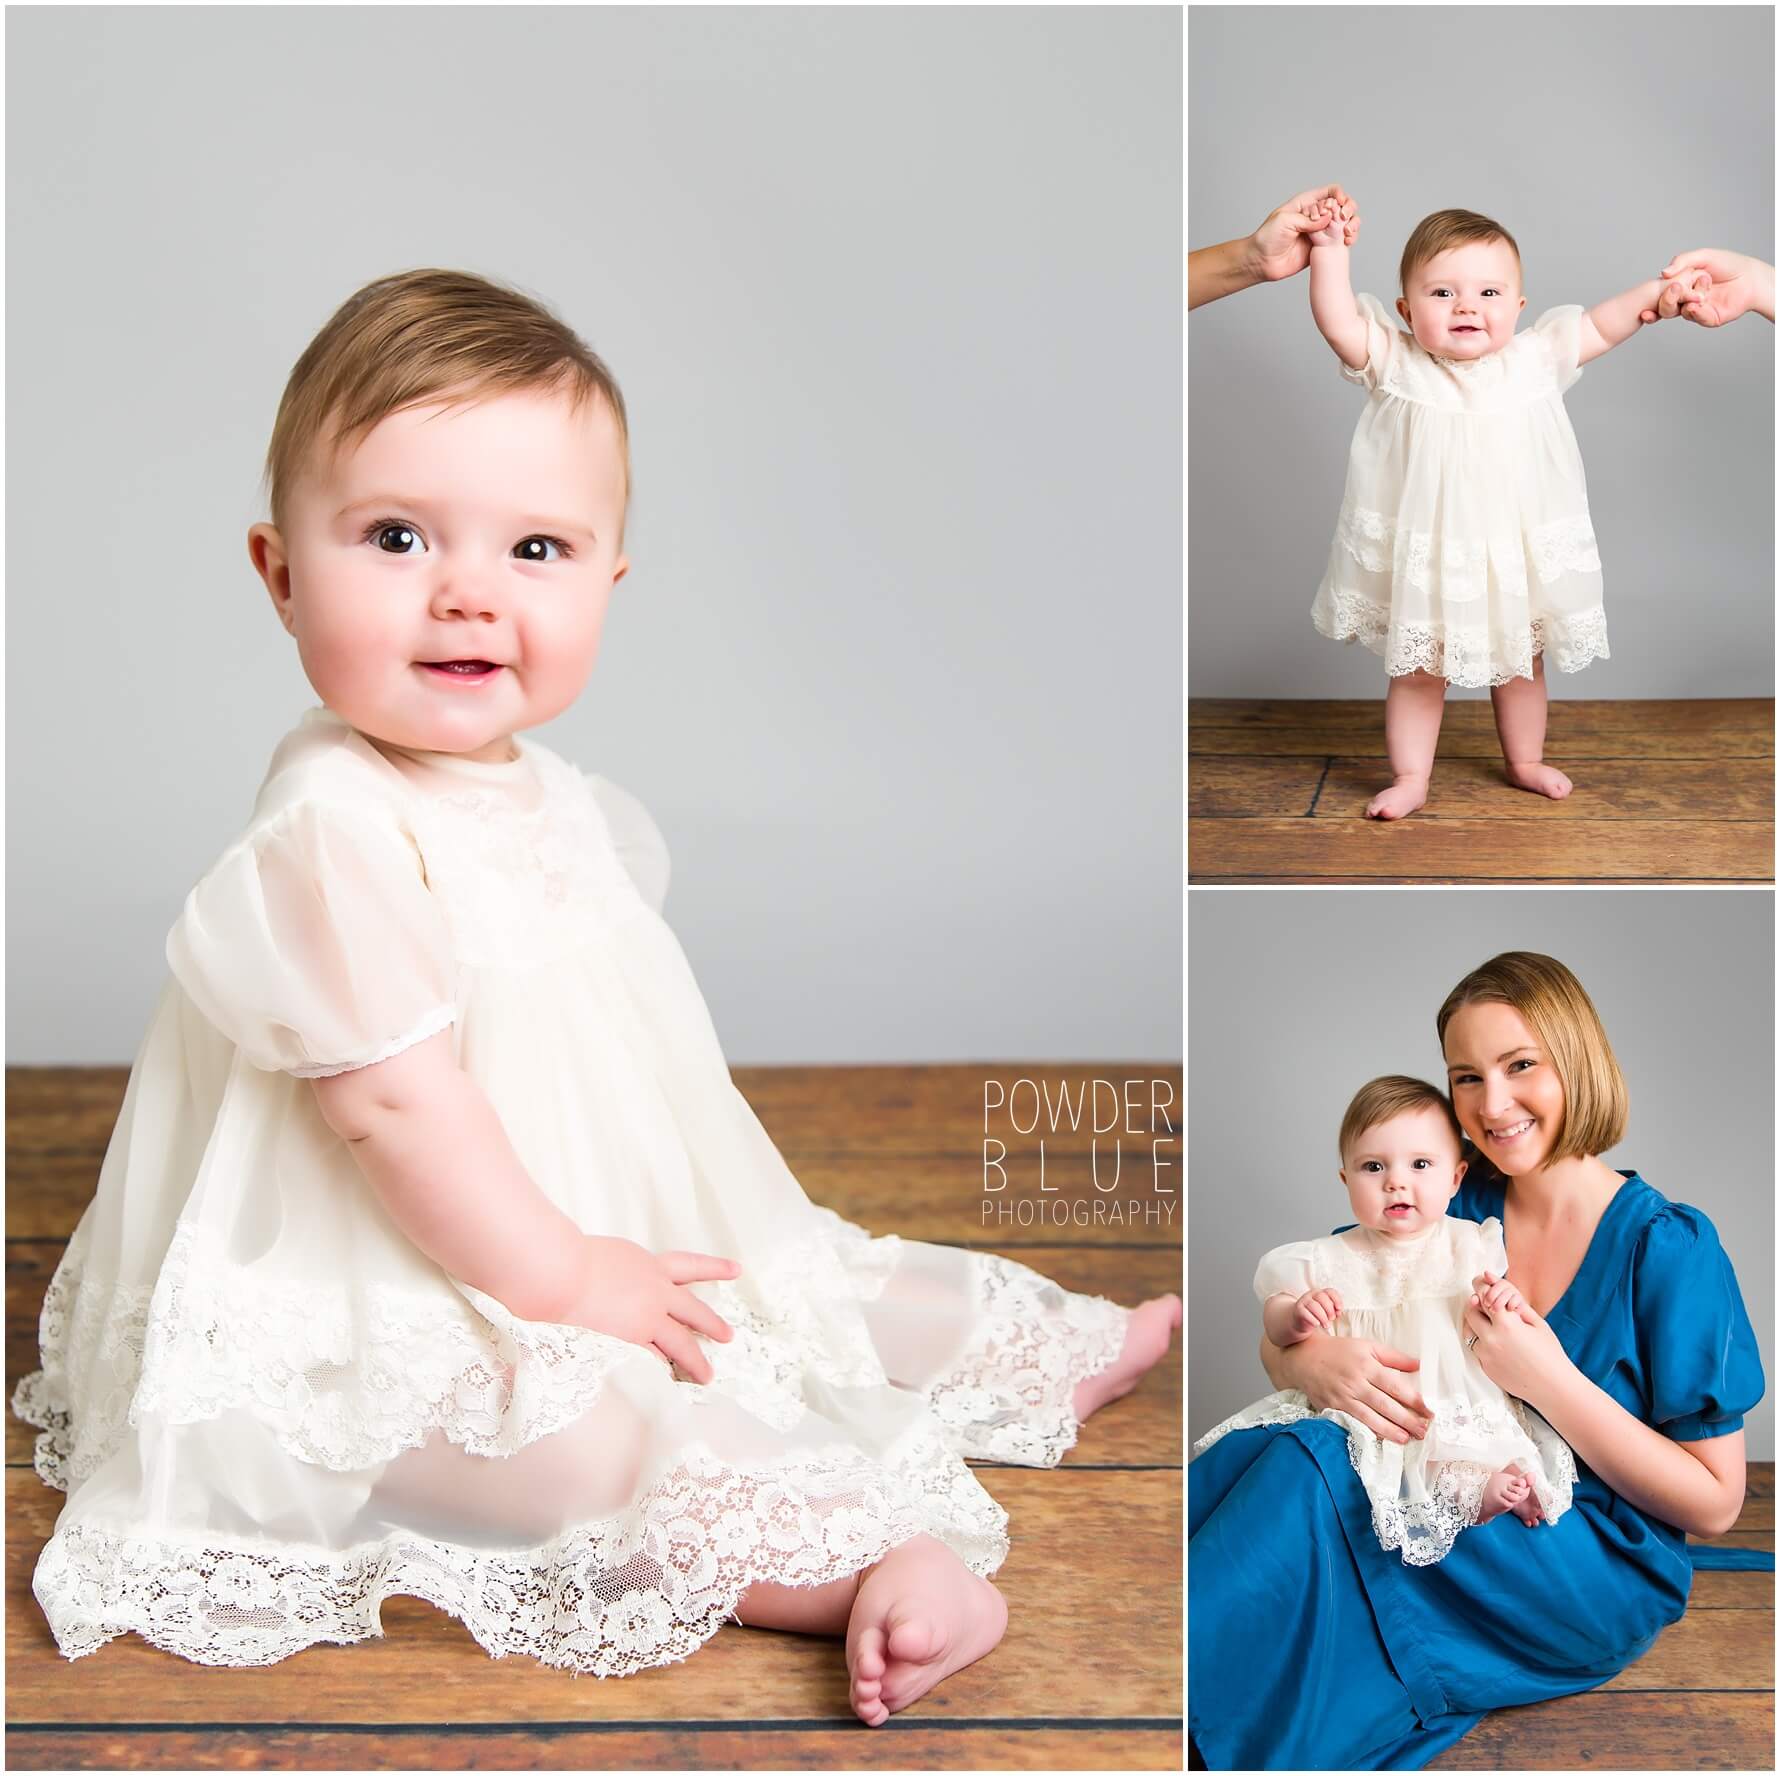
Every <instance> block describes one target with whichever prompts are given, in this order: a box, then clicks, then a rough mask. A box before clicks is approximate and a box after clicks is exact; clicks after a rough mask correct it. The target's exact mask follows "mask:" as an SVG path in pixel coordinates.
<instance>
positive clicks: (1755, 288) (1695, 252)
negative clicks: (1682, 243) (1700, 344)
mask: <svg viewBox="0 0 1780 1776" xmlns="http://www.w3.org/2000/svg"><path fill="white" fill-rule="evenodd" d="M1657 275H1658V276H1659V277H1661V278H1664V279H1667V280H1669V282H1668V287H1667V288H1665V289H1664V291H1663V294H1662V299H1661V301H1659V302H1658V304H1657V310H1658V312H1657V314H1656V315H1654V316H1653V315H1652V313H1651V311H1650V310H1649V309H1646V310H1645V311H1644V313H1643V314H1642V315H1641V316H1640V317H1639V318H1640V319H1642V320H1650V319H1662V320H1667V319H1668V318H1669V317H1670V316H1671V315H1675V314H1679V315H1681V316H1682V317H1683V318H1684V319H1685V320H1689V321H1693V322H1694V323H1695V324H1696V325H1698V326H1701V327H1722V326H1724V325H1726V324H1727V323H1728V322H1730V321H1734V320H1736V318H1737V317H1738V316H1739V315H1744V314H1747V313H1748V312H1749V311H1750V310H1751V309H1754V310H1755V312H1756V313H1757V314H1758V315H1761V316H1762V317H1763V319H1765V320H1768V321H1772V320H1773V318H1774V268H1773V266H1771V265H1770V264H1768V262H1767V261H1766V260H1765V259H1755V258H1751V257H1750V255H1749V254H1747V253H1733V252H1732V251H1731V250H1730V249H1729V248H1728V247H1694V248H1692V249H1691V250H1690V251H1688V252H1686V253H1677V254H1676V255H1675V257H1674V258H1673V259H1671V260H1670V261H1669V263H1668V264H1667V265H1665V266H1664V267H1663V269H1662V270H1661V271H1660V272H1658V273H1657ZM1677 286H1684V287H1685V292H1686V293H1683V290H1682V289H1678V288H1677Z"/></svg>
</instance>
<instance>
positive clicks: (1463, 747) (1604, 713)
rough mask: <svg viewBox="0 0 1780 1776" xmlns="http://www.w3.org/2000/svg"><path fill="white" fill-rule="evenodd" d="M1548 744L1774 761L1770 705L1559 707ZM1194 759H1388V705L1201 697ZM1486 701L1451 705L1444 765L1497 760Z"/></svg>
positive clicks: (1743, 701) (1699, 701)
mask: <svg viewBox="0 0 1780 1776" xmlns="http://www.w3.org/2000/svg"><path fill="white" fill-rule="evenodd" d="M1546 743H1547V746H1548V748H1549V749H1550V751H1551V753H1552V756H1554V757H1559V756H1561V757H1564V758H1575V759H1580V758H1584V757H1594V758H1650V759H1658V758H1671V759H1689V758H1692V759H1736V758H1772V757H1773V755H1774V704H1773V700H1772V699H1771V698H1765V697H1738V698H1706V697H1702V698H1688V699H1676V700H1655V699H1651V700H1646V699H1637V700H1629V699H1628V700H1623V701H1608V700H1605V699H1599V700H1597V699H1576V700H1569V699H1557V700H1554V701H1553V702H1552V704H1551V713H1550V719H1549V723H1548V726H1547V730H1546ZM1187 751H1188V752H1189V754H1192V755H1194V756H1198V755H1201V754H1206V755H1209V754H1249V755H1260V754H1292V753H1297V754H1302V755H1306V756H1315V755H1329V754H1337V753H1339V754H1343V755H1346V756H1348V757H1356V756H1358V757H1379V758H1382V757H1383V756H1384V696H1383V692H1382V689H1381V691H1380V694H1379V696H1378V697H1377V698H1375V699H1343V700H1341V701H1326V700H1311V699H1295V698H1266V699H1259V698H1219V697H1194V698H1190V699H1189V700H1188V703H1187ZM1500 754H1501V747H1500V745H1499V743H1498V742H1497V739H1496V728H1495V718H1494V715H1493V712H1492V710H1491V707H1490V703H1489V700H1488V698H1469V697H1461V698H1448V699H1447V704H1446V713H1445V716H1444V718H1443V720H1442V722H1441V729H1440V748H1439V752H1438V754H1437V756H1438V757H1440V758H1496V757H1499V756H1500Z"/></svg>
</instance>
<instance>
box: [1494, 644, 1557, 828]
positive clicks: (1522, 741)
mask: <svg viewBox="0 0 1780 1776" xmlns="http://www.w3.org/2000/svg"><path fill="white" fill-rule="evenodd" d="M1490 704H1491V706H1492V707H1493V708H1494V710H1495V712H1496V738H1497V739H1498V740H1499V741H1501V743H1502V764H1503V768H1504V770H1505V771H1506V772H1507V775H1508V781H1509V782H1510V783H1512V784H1513V785H1514V787H1515V788H1516V789H1530V790H1531V791H1532V792H1533V793H1534V794H1535V795H1543V796H1550V797H1551V798H1552V799H1553V800H1554V801H1558V800H1561V799H1562V798H1563V797H1564V796H1567V795H1568V794H1569V793H1570V779H1569V778H1568V777H1566V776H1565V775H1564V774H1563V772H1562V771H1560V770H1558V769H1557V768H1556V767H1555V766H1552V765H1548V764H1546V763H1544V758H1545V706H1546V697H1545V656H1544V655H1543V654H1535V655H1534V656H1533V676H1532V677H1531V678H1511V679H1510V680H1509V681H1508V682H1507V684H1505V685H1497V686H1496V687H1495V689H1494V690H1492V691H1491V692H1490Z"/></svg>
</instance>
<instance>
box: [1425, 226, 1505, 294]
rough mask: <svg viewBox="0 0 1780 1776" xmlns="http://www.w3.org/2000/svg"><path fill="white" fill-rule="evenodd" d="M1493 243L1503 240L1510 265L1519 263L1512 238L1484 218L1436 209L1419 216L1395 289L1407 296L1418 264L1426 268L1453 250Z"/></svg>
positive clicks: (1503, 229)
mask: <svg viewBox="0 0 1780 1776" xmlns="http://www.w3.org/2000/svg"><path fill="white" fill-rule="evenodd" d="M1493 240H1499V241H1506V242H1507V243H1508V250H1509V251H1510V252H1511V253H1512V254H1513V255H1514V263H1515V264H1516V265H1518V264H1519V263H1520V248H1519V247H1517V246H1516V245H1515V244H1514V236H1513V235H1511V234H1510V233H1509V232H1508V230H1507V229H1506V228H1504V227H1503V226H1502V224H1501V223H1500V222H1492V221H1491V220H1490V219H1489V217H1488V216H1480V215H1478V213H1477V212H1476V211H1475V210H1436V211H1435V212H1434V213H1433V215H1431V216H1424V217H1422V219H1421V220H1420V221H1419V222H1418V223H1416V225H1415V227H1414V228H1413V229H1412V230H1411V231H1410V235H1409V240H1408V242H1407V244H1406V245H1405V246H1404V248H1403V259H1402V262H1401V264H1399V265H1398V267H1397V288H1398V290H1399V291H1400V292H1401V293H1402V294H1403V295H1405V296H1407V295H1408V294H1409V280H1410V278H1411V277H1413V276H1414V274H1415V268H1416V267H1417V266H1418V265H1426V264H1427V262H1428V261H1429V260H1430V259H1437V258H1439V257H1440V255H1441V254H1442V253H1445V252H1450V251H1451V249H1452V248H1454V247H1463V246H1466V245H1468V244H1469V243H1470V242H1472V241H1493Z"/></svg>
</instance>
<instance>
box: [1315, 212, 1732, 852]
mask: <svg viewBox="0 0 1780 1776" xmlns="http://www.w3.org/2000/svg"><path fill="white" fill-rule="evenodd" d="M1305 212H1306V214H1308V215H1314V216H1319V217H1320V216H1326V217H1327V226H1326V227H1324V228H1323V229H1322V230H1321V232H1319V233H1317V234H1314V235H1312V237H1311V250H1310V312H1311V314H1312V315H1313V316H1314V318H1315V320H1316V324H1317V327H1318V329H1319V330H1320V331H1321V333H1322V335H1323V337H1324V338H1325V339H1326V340H1327V341H1328V342H1329V344H1330V346H1331V347H1332V348H1333V350H1334V352H1335V355H1336V356H1337V357H1339V358H1340V360H1341V364H1342V371H1341V373H1342V375H1343V376H1345V377H1346V378H1347V380H1348V381H1350V382H1355V383H1358V384H1359V385H1360V386H1361V387H1362V388H1365V389H1366V390H1368V391H1369V392H1370V394H1371V397H1372V398H1371V400H1370V401H1369V402H1368V403H1367V405H1366V409H1365V411H1364V412H1363V413H1362V414H1361V416H1360V423H1359V425H1358V427H1357V428H1356V429H1355V432H1354V438H1353V446H1352V449H1351V451H1350V453H1349V457H1348V469H1347V486H1346V491H1345V492H1344V494H1343V496H1342V502H1341V514H1340V517H1339V519H1338V520H1337V523H1336V528H1335V540H1334V543H1333V545H1332V546H1331V548H1330V551H1329V563H1328V567H1327V570H1326V571H1325V572H1324V574H1323V579H1322V584H1321V585H1320V586H1319V587H1318V588H1317V595H1316V601H1315V603H1314V605H1313V606H1312V610H1311V617H1312V620H1313V621H1314V622H1315V624H1316V626H1317V628H1318V630H1319V631H1321V633H1322V634H1324V635H1327V636H1330V637H1332V638H1334V639H1335V640H1338V641H1359V642H1362V643H1363V644H1364V645H1365V646H1366V647H1368V648H1370V649H1371V650H1372V652H1374V653H1376V654H1380V655H1382V656H1383V658H1384V663H1385V670H1386V672H1388V673H1389V674H1390V680H1391V682H1390V689H1389V690H1388V691H1387V693H1386V695H1385V714H1384V725H1385V750H1386V752H1387V753H1388V755H1389V758H1390V766H1391V786H1390V788H1389V789H1386V790H1383V791H1381V792H1380V793H1379V794H1378V795H1377V796H1375V797H1374V798H1373V799H1372V801H1371V803H1370V804H1369V805H1368V807H1367V809H1366V812H1367V813H1368V814H1370V815H1372V816H1374V817H1376V818H1378V819H1381V820H1398V819H1401V818H1402V817H1403V816H1404V815H1406V814H1412V813H1414V811H1415V810H1416V809H1417V808H1419V807H1420V806H1421V805H1422V804H1423V802H1425V801H1426V800H1427V797H1428V777H1429V773H1430V772H1431V771H1432V769H1433V764H1434V748H1435V744H1436V742H1437V741H1438V739H1439V737H1440V716H1441V711H1442V708H1443V703H1444V699H1445V696H1446V687H1447V686H1448V685H1449V684H1456V685H1488V686H1490V687H1491V689H1490V700H1491V702H1492V703H1493V705H1494V707H1495V717H1496V733H1497V736H1498V738H1499V739H1500V741H1501V746H1502V758H1503V761H1504V765H1505V768H1506V773H1507V777H1508V781H1509V782H1510V783H1511V784H1513V785H1514V786H1515V787H1516V788H1517V789H1526V790H1532V791H1534V792H1535V793H1537V794H1539V795H1546V796H1553V797H1558V796H1566V795H1568V794H1569V793H1570V780H1569V778H1568V777H1566V776H1565V775H1564V774H1563V772H1562V771H1559V770H1557V769H1556V768H1555V767H1554V766H1552V765H1548V764H1547V763H1545V759H1544V751H1545V707H1546V697H1545V674H1544V661H1545V659H1546V658H1547V656H1549V657H1550V658H1551V659H1552V660H1553V662H1554V663H1555V664H1556V666H1557V668H1558V670H1559V671H1560V672H1579V671H1581V670H1582V668H1583V667H1584V666H1586V665H1587V664H1588V663H1589V662H1590V661H1591V660H1595V659H1602V660H1604V659H1606V658H1607V657H1608V655H1607V619H1606V615H1605V612H1604V611H1603V609H1602V605H1601V562H1600V557H1599V556H1598V555H1597V553H1596V550H1595V533H1594V527H1593V525H1592V524H1591V523H1590V520H1589V513H1588V494H1587V490H1586V486H1585V484H1584V480H1583V473H1582V457H1581V455H1580V453H1579V452H1578V450H1577V448H1576V436H1575V433H1574V432H1572V430H1571V429H1570V421H1569V419H1568V417H1567V416H1566V414H1565V412H1564V402H1563V396H1564V391H1565V390H1566V389H1567V388H1569V387H1570V386H1571V384H1572V383H1574V382H1575V381H1576V379H1577V377H1578V376H1580V375H1581V374H1582V366H1583V365H1584V364H1586V363H1588V362H1590V360H1591V359H1594V358H1598V357H1599V356H1600V355H1601V354H1602V353H1603V352H1606V351H1610V350H1611V349H1612V348H1613V347H1614V346H1616V345H1618V344H1620V343H1622V342H1623V341H1624V340H1627V339H1630V338H1631V336H1632V335H1633V334H1634V333H1636V332H1637V331H1638V329H1639V327H1640V326H1642V325H1644V324H1645V320H1646V317H1649V318H1651V319H1654V318H1655V313H1656V309H1657V303H1658V300H1659V298H1661V297H1662V295H1663V294H1664V293H1665V291H1667V292H1671V293H1673V294H1675V295H1676V296H1677V297H1680V298H1685V297H1687V296H1690V295H1693V294H1695V293H1696V290H1695V286H1696V284H1697V282H1698V279H1699V275H1700V274H1694V273H1690V274H1687V275H1686V276H1685V277H1684V278H1677V279H1672V280H1670V281H1668V282H1667V283H1665V282H1664V281H1663V280H1662V279H1660V278H1652V279H1649V280H1647V281H1646V282H1644V283H1642V284H1638V285H1636V286H1635V287H1634V288H1632V289H1630V290H1627V291H1626V292H1625V293H1624V294H1623V295H1619V296H1614V297H1610V298H1609V299H1608V300H1607V301H1605V302H1602V303H1599V304H1597V305H1596V306H1595V307H1594V308H1591V309H1589V310H1587V311H1586V312H1585V311H1584V310H1583V309H1581V308H1579V307H1575V306H1568V307H1561V308H1552V309H1548V310H1546V312H1545V313H1543V314H1542V315H1540V317H1539V318H1538V320H1537V321H1535V322H1534V323H1533V325H1532V327H1531V328H1530V329H1529V330H1528V331H1527V332H1525V333H1519V334H1517V333H1516V332H1515V330H1514V327H1515V322H1516V320H1517V319H1518V317H1519V315H1520V311H1521V310H1522V309H1523V308H1525V307H1526V297H1525V296H1523V295H1522V294H1521V262H1520V250H1519V248H1518V247H1516V245H1515V244H1514V237H1513V236H1512V235H1511V234H1509V232H1508V230H1507V229H1505V228H1503V227H1502V226H1501V224H1500V223H1497V222H1492V221H1491V220H1490V219H1489V218H1488V217H1487V216H1480V215H1477V214H1476V213H1475V212H1473V211H1471V210H1437V211H1435V213H1434V214H1433V215H1431V216H1425V217H1423V218H1422V220H1421V221H1420V222H1418V223H1417V224H1416V226H1415V229H1414V231H1413V232H1412V233H1411V234H1410V236H1409V241H1408V244H1407V245H1406V246H1405V247H1404V249H1403V258H1402V262H1401V265H1400V266H1399V270H1398V275H1399V279H1400V283H1401V288H1402V294H1401V295H1400V296H1399V297H1398V298H1397V313H1398V314H1399V315H1400V316H1401V317H1402V319H1403V320H1404V322H1405V323H1406V324H1407V326H1408V328H1409V331H1408V332H1404V331H1403V330H1402V328H1400V327H1397V326H1396V325H1395V324H1394V323H1393V322H1392V320H1391V318H1390V316H1389V315H1388V314H1387V313H1386V311H1385V308H1384V305H1383V304H1382V303H1381V302H1379V301H1378V299H1377V298H1376V297H1374V296H1360V297H1358V298H1356V297H1355V295H1354V292H1353V288H1352V285H1351V284H1350V282H1349V279H1348V245H1347V240H1346V232H1345V229H1344V225H1343V222H1342V218H1341V216H1340V214H1339V213H1338V212H1337V211H1336V210H1335V209H1334V207H1333V205H1331V204H1330V203H1329V202H1328V200H1326V199H1318V200H1313V202H1312V203H1310V204H1307V205H1306V206H1305ZM1671 312H1672V309H1671Z"/></svg>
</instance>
